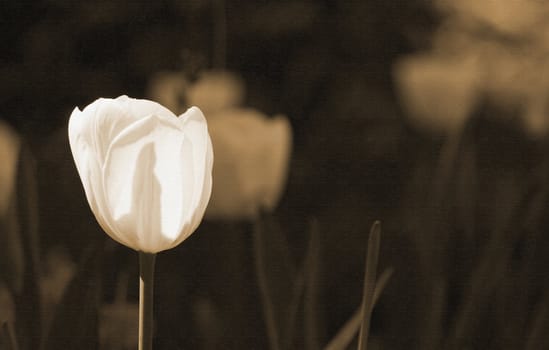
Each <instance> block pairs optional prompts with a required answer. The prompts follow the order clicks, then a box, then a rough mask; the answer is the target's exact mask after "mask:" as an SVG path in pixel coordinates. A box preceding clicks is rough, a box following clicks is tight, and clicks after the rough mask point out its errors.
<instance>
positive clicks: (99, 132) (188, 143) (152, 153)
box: [69, 96, 213, 253]
mask: <svg viewBox="0 0 549 350" xmlns="http://www.w3.org/2000/svg"><path fill="white" fill-rule="evenodd" d="M69 141H70V146H71V151H72V154H73V157H74V161H75V163H76V168H77V169H78V173H79V175H80V179H81V180H82V184H83V186H84V191H85V193H86V198H87V200H88V203H89V205H90V208H91V210H92V212H93V213H94V215H95V217H96V219H97V221H98V222H99V224H100V225H101V227H102V228H103V229H104V230H105V232H106V233H107V234H108V235H109V236H110V237H112V238H113V239H114V240H116V241H118V242H119V243H122V244H124V245H126V246H128V247H130V248H133V249H135V250H137V251H141V252H146V253H157V252H160V251H163V250H166V249H170V248H173V247H175V246H176V245H178V244H179V243H181V242H182V241H183V240H185V239H186V238H187V237H189V236H190V235H191V234H192V233H193V231H194V230H195V229H196V228H197V227H198V225H199V224H200V222H201V220H202V217H203V215H204V211H205V210H206V206H207V204H208V201H209V198H210V194H211V187H212V175H211V173H212V165H213V151H212V145H211V141H210V137H209V134H208V127H207V123H206V119H205V118H204V115H203V114H202V112H201V111H200V109H198V108H196V107H192V108H190V109H188V110H187V111H186V112H185V113H183V114H182V115H181V116H179V117H177V116H176V115H174V114H173V113H172V112H170V111H169V110H168V109H166V108H164V107H163V106H161V105H160V104H158V103H156V102H152V101H148V100H140V99H132V98H129V97H127V96H120V97H118V98H116V99H105V98H100V99H98V100H96V101H95V102H93V103H92V104H90V105H88V106H87V107H86V108H84V110H83V111H80V110H79V109H78V108H75V109H74V111H73V112H72V115H71V117H70V120H69Z"/></svg>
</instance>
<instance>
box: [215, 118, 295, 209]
mask: <svg viewBox="0 0 549 350" xmlns="http://www.w3.org/2000/svg"><path fill="white" fill-rule="evenodd" d="M208 124H209V126H210V133H211V136H212V142H213V147H214V151H215V153H216V164H215V166H214V169H213V176H214V179H215V184H214V186H213V193H212V200H211V201H210V205H209V206H208V210H207V211H206V217H208V218H212V219H236V220H240V219H250V218H253V217H254V216H255V215H257V214H258V213H259V211H262V210H264V211H271V210H273V209H274V208H275V206H276V205H277V204H278V201H279V199H280V197H281V195H282V193H283V190H284V187H285V184H286V177H287V174H288V167H289V161H290V153H291V148H292V129H291V126H290V123H289V121H288V119H287V118H286V117H284V116H276V117H274V118H268V117H267V116H265V115H264V114H262V113H260V112H258V111H256V110H254V109H244V108H234V109H227V110H225V111H223V112H220V113H217V114H212V116H211V118H209V119H208Z"/></svg>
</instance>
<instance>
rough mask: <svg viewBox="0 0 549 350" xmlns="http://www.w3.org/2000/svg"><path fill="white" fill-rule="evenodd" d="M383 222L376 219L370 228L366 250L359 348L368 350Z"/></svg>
mask: <svg viewBox="0 0 549 350" xmlns="http://www.w3.org/2000/svg"><path fill="white" fill-rule="evenodd" d="M380 234H381V224H380V222H379V221H376V222H375V223H374V224H373V226H372V229H371V230H370V238H369V239H368V250H367V252H366V271H365V273H364V291H363V295H362V324H361V325H360V332H359V334H358V349H359V350H366V348H367V347H368V335H369V332H370V318H371V317H372V309H373V305H374V302H373V298H374V290H375V284H376V271H377V262H378V257H379V240H380V237H379V236H380Z"/></svg>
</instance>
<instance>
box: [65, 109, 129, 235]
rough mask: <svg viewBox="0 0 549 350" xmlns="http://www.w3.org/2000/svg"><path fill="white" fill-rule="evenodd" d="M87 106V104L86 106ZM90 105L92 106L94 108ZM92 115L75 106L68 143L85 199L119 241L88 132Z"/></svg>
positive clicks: (98, 218) (109, 232) (92, 137)
mask: <svg viewBox="0 0 549 350" xmlns="http://www.w3.org/2000/svg"><path fill="white" fill-rule="evenodd" d="M88 107H89V106H88ZM96 107H97V106H95V107H92V108H96ZM91 118H93V116H90V115H87V114H86V115H85V114H84V113H83V112H81V111H80V110H79V109H78V108H75V109H74V111H73V112H72V114H71V117H70V119H69V143H70V147H71V152H72V155H73V158H74V162H75V164H76V169H77V170H78V174H79V175H80V180H81V181H82V185H83V187H84V193H85V194H86V199H87V200H88V203H89V205H90V208H91V210H92V212H93V213H94V215H95V218H96V219H97V221H98V222H99V225H100V226H101V228H103V230H105V232H107V233H108V234H109V235H110V236H111V237H112V238H113V239H115V240H116V241H119V242H120V238H118V235H119V234H118V232H117V231H116V230H115V228H114V227H113V226H112V225H110V224H109V214H108V207H107V205H106V202H105V196H104V192H103V183H102V166H101V164H100V162H99V160H98V159H97V154H96V152H94V148H93V145H94V142H95V138H94V136H93V135H92V134H91V133H90V131H89V128H90V124H92V123H93V122H90V119H91Z"/></svg>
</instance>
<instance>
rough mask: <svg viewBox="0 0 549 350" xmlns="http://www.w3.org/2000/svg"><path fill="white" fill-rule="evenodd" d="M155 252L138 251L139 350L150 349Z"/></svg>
mask: <svg viewBox="0 0 549 350" xmlns="http://www.w3.org/2000/svg"><path fill="white" fill-rule="evenodd" d="M155 260H156V254H155V253H144V252H139V350H151V349H152V340H153V288H154V263H155Z"/></svg>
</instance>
